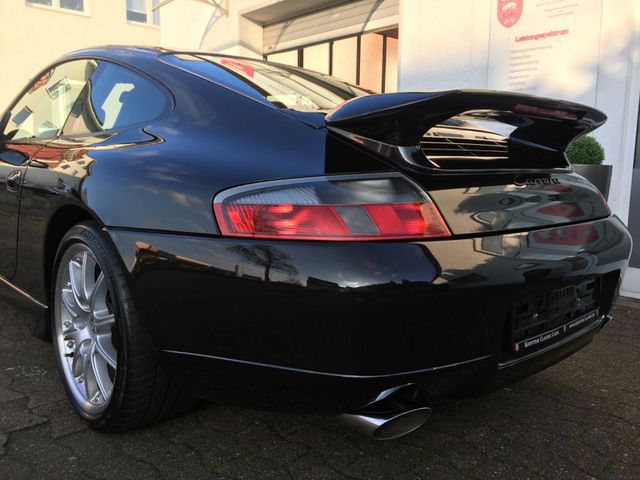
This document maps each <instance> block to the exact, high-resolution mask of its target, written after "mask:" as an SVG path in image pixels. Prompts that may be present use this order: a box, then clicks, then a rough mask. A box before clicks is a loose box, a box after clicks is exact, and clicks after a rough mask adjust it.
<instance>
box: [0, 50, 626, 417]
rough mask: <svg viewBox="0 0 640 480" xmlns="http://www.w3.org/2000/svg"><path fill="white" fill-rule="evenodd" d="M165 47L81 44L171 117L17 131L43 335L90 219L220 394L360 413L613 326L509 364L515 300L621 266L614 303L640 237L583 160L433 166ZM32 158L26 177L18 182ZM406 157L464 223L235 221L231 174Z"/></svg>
mask: <svg viewBox="0 0 640 480" xmlns="http://www.w3.org/2000/svg"><path fill="white" fill-rule="evenodd" d="M161 53H162V52H161V51H159V50H155V49H143V48H124V47H105V48H97V49H91V50H84V51H80V52H76V53H73V54H70V55H68V56H67V57H65V58H64V59H63V60H64V61H67V60H72V59H79V58H93V59H99V60H103V61H109V62H114V63H117V64H120V65H124V66H126V67H127V68H130V69H132V70H135V71H137V72H139V73H141V74H144V75H148V76H149V77H151V78H153V79H154V81H156V82H158V83H159V84H160V85H162V86H163V87H164V88H165V89H166V91H167V94H168V95H170V97H171V100H172V102H171V104H172V108H171V111H170V112H167V113H166V114H165V115H163V116H162V117H161V118H159V119H158V120H156V121H153V122H151V123H149V124H147V125H136V126H133V127H129V128H124V129H121V130H111V131H104V132H100V133H96V134H91V135H85V136H77V137H63V136H60V137H56V138H53V139H49V140H37V141H36V140H25V141H21V142H13V143H12V142H11V141H9V140H5V141H2V142H0V191H1V192H0V214H1V215H2V216H3V228H2V231H0V270H1V271H0V274H1V275H2V277H3V278H4V280H3V283H10V284H11V285H12V286H11V287H7V288H3V289H2V290H6V292H4V293H5V294H6V295H9V294H10V295H11V296H12V297H15V296H16V292H17V293H18V295H17V296H18V298H21V299H22V300H23V301H25V302H26V303H27V304H28V305H30V308H34V309H36V313H38V314H39V315H40V316H38V315H36V316H34V317H33V318H34V320H33V322H34V323H33V325H32V326H31V327H32V329H33V330H34V332H36V333H38V335H40V336H43V335H45V333H46V328H45V325H46V324H45V320H44V319H45V315H42V313H43V311H44V308H45V307H46V305H47V304H48V301H49V293H50V292H49V284H50V276H51V262H52V256H53V254H55V249H56V246H57V245H56V243H55V240H56V238H59V237H58V235H59V233H60V231H61V230H64V228H65V227H66V226H70V224H72V222H74V221H80V220H84V219H94V220H95V221H97V222H98V223H99V224H100V225H102V226H103V227H104V228H105V230H106V231H107V232H108V234H109V235H110V236H111V238H112V239H113V242H114V244H115V245H116V247H117V249H118V251H119V252H120V254H121V257H122V262H123V265H124V266H125V268H126V270H127V271H128V272H129V280H130V285H131V288H132V291H133V293H134V298H135V302H136V306H137V308H138V309H139V311H140V312H141V314H142V316H143V318H144V319H145V321H146V322H147V324H148V326H149V329H150V331H151V332H152V335H153V337H154V340H155V344H156V345H155V346H156V348H157V350H158V353H159V355H160V356H161V358H162V359H163V362H164V363H165V367H166V368H167V370H168V371H169V372H170V374H171V375H172V376H173V377H174V378H175V380H176V381H178V382H182V383H183V386H184V387H185V388H187V389H189V390H190V391H192V392H194V393H195V394H197V395H202V396H205V397H214V398H218V397H219V396H222V395H226V394H229V396H230V397H233V398H235V399H236V400H237V399H238V398H239V396H238V395H232V394H231V393H230V392H246V391H247V390H250V391H252V392H262V393H265V392H267V393H271V394H274V396H275V397H278V398H282V397H290V398H291V399H293V398H298V397H299V398H300V399H301V401H302V402H303V403H304V402H308V401H309V400H310V399H311V400H313V399H315V401H317V402H318V403H322V402H321V400H322V399H324V400H326V402H327V404H331V405H337V404H340V405H344V407H345V408H346V407H347V406H348V408H355V407H357V406H358V405H359V404H361V403H363V402H361V400H363V401H364V400H368V398H367V397H370V396H371V395H372V394H373V393H375V392H376V391H377V389H380V388H381V387H385V386H387V387H388V386H394V385H397V384H398V382H402V383H406V381H407V380H411V381H416V382H418V383H419V384H420V386H421V387H422V389H423V392H425V393H424V394H425V396H426V398H429V399H438V398H446V397H450V396H453V395H457V394H459V393H461V392H462V391H463V390H465V391H466V390H469V391H470V390H474V389H480V388H486V387H487V386H489V385H492V384H493V383H495V384H498V383H499V382H500V381H507V380H509V379H513V378H515V377H518V376H520V375H525V374H528V373H531V372H532V371H535V370H536V369H539V368H544V367H545V366H547V365H548V364H550V363H552V362H555V361H557V360H558V359H559V358H561V357H563V356H565V355H568V354H570V353H571V352H572V351H574V350H576V349H577V348H579V347H581V346H583V345H584V344H585V343H587V342H588V341H589V340H590V338H591V336H592V335H593V333H594V332H595V330H590V331H586V330H585V331H584V332H582V333H583V334H582V335H581V336H580V337H579V338H576V339H574V340H573V341H571V342H568V343H567V344H566V345H564V346H559V347H558V348H557V349H555V350H554V351H553V352H549V353H548V354H545V355H542V356H539V357H537V358H536V359H533V360H530V361H528V362H523V363H519V364H518V365H515V366H512V367H509V368H508V369H507V368H502V369H499V368H498V364H499V363H500V362H502V361H506V360H508V359H509V356H508V354H507V353H505V352H504V351H502V347H501V342H502V341H503V340H502V339H503V331H504V322H505V315H506V313H505V312H506V310H507V309H508V307H509V305H511V304H512V302H513V301H514V299H516V298H519V297H521V296H523V295H525V294H531V293H535V292H542V291H548V290H549V289H550V288H554V286H562V285H565V284H568V283H571V282H575V281H579V280H581V279H585V278H593V277H602V278H604V279H606V281H605V280H603V283H604V284H605V286H606V288H604V289H603V293H602V298H601V308H600V314H601V315H606V314H608V312H609V309H610V306H611V302H612V300H613V298H614V296H615V289H616V287H617V283H618V280H619V276H620V274H621V272H622V271H623V270H624V269H625V268H626V264H627V260H628V257H629V254H630V250H631V240H630V237H629V235H628V233H627V232H626V229H625V227H624V226H623V225H622V224H621V223H620V221H619V220H617V219H616V218H615V217H611V216H610V214H609V212H608V210H607V209H606V206H605V205H604V204H603V202H602V200H601V198H600V196H599V194H598V193H597V190H596V189H595V188H594V187H593V186H592V185H590V184H589V183H588V182H585V181H584V180H583V179H582V178H581V177H579V176H577V175H575V174H573V173H571V172H570V171H569V170H567V169H566V168H558V169H529V170H525V171H490V170H489V171H482V170H478V171H475V172H473V173H472V174H469V172H430V171H426V170H424V169H420V168H413V167H412V165H411V164H410V163H408V162H405V160H406V159H403V158H391V157H390V156H388V155H385V154H384V152H382V151H378V152H377V153H376V151H375V149H374V150H372V149H371V148H370V145H366V142H364V143H363V142H362V141H360V140H361V139H359V138H354V137H350V136H349V135H345V134H344V133H342V132H338V131H336V130H335V129H334V130H332V129H330V128H327V125H326V123H325V121H324V118H325V114H326V112H312V113H309V112H298V111H296V110H286V109H278V108H276V107H275V106H273V105H271V104H269V103H268V102H264V101H257V100H256V99H255V98H251V97H248V96H245V95H239V94H238V93H237V92H235V91H234V90H233V89H232V88H230V87H228V86H225V85H217V84H215V83H212V82H211V81H209V80H207V79H204V78H200V77H198V76H195V75H192V74H190V73H188V72H185V71H183V70H180V69H177V68H175V67H172V66H171V65H168V64H166V63H164V62H161V61H159V60H158V55H159V54H161ZM36 78H37V77H36ZM353 103H356V102H353ZM343 126H344V125H343ZM560 153H561V152H560ZM14 170H19V171H20V172H21V175H20V181H21V186H20V187H19V188H18V189H16V191H10V190H7V189H6V182H7V177H8V175H9V174H10V173H11V172H13V171H14ZM386 170H401V171H403V173H405V174H406V175H407V176H409V177H410V178H411V179H413V180H414V181H415V182H417V183H419V184H420V185H421V186H423V187H424V188H425V190H427V191H428V192H429V194H430V195H431V197H432V198H433V200H434V201H435V203H436V204H437V205H438V207H439V208H440V210H441V211H442V213H443V216H444V218H445V219H446V221H447V222H448V223H449V226H450V228H451V230H452V232H453V234H454V238H451V239H446V240H438V241H430V242H380V243H320V242H296V241H280V242H278V241H272V242H264V241H257V240H238V239H229V238H222V237H220V236H219V231H218V229H217V225H216V222H215V218H214V216H213V212H212V208H211V202H212V199H213V197H214V196H215V194H216V193H218V192H220V191H222V190H224V189H227V188H230V187H233V186H236V185H242V184H247V183H251V182H257V181H263V180H274V179H279V178H292V177H308V176H318V175H330V174H331V175H333V174H340V173H354V172H379V171H386ZM550 206H555V207H556V208H555V209H552V210H551V213H550V211H549V210H548V207H550ZM545 208H547V210H544V209H545ZM18 212H19V221H18ZM5 219H6V220H5ZM572 225H577V226H582V227H585V226H586V227H585V228H588V232H589V233H588V235H586V236H584V231H582V230H580V231H579V232H577V234H576V232H575V231H574V232H572V231H571V230H567V229H571V228H572V227H571V226H572ZM582 227H581V228H582ZM581 232H582V233H581ZM575 238H578V240H577V241H576V240H575ZM567 239H573V240H572V241H569V240H567ZM565 240H566V241H565ZM572 242H573V243H572ZM269 249H273V250H277V251H278V252H280V253H281V254H282V255H283V258H285V259H288V260H287V261H288V262H289V263H290V266H291V267H292V268H293V270H291V269H289V270H288V271H289V272H291V271H295V272H297V273H296V274H294V275H291V274H287V275H284V274H283V273H282V272H279V271H278V269H277V268H276V267H274V266H272V265H269V264H268V262H267V263H265V262H262V263H260V264H256V263H255V258H256V255H247V252H253V253H256V254H257V255H258V257H259V256H260V255H264V254H265V252H267V251H268V250H269ZM252 258H253V260H251V259H252ZM252 262H253V263H252ZM16 289H17V290H16ZM20 292H22V293H20ZM172 352H173V353H172ZM175 352H181V353H175ZM443 366H448V367H447V368H442V369H441V368H440V367H443ZM186 367H188V368H186ZM472 387H473V388H472ZM359 402H360V403H359ZM341 408H342V407H341Z"/></svg>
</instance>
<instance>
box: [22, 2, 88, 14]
mask: <svg viewBox="0 0 640 480" xmlns="http://www.w3.org/2000/svg"><path fill="white" fill-rule="evenodd" d="M25 6H27V7H30V8H41V9H43V10H48V11H50V12H60V13H69V14H71V15H79V16H81V17H90V16H91V0H84V4H83V10H73V9H71V8H65V7H62V6H60V0H51V5H44V4H42V3H35V2H34V1H33V0H25Z"/></svg>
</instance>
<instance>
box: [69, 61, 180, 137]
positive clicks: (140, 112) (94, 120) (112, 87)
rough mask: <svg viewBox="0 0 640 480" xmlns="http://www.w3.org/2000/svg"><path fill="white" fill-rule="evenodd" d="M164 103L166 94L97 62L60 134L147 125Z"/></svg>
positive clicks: (116, 67) (130, 74) (126, 71)
mask: <svg viewBox="0 0 640 480" xmlns="http://www.w3.org/2000/svg"><path fill="white" fill-rule="evenodd" d="M168 104H169V100H168V98H167V95H166V94H165V93H164V92H163V91H162V90H161V89H160V87H158V86H157V85H155V84H154V83H153V82H152V81H151V80H148V79H146V78H145V77H143V76H142V75H139V74H137V73H135V72H132V71H131V70H129V69H127V68H124V67H121V66H119V65H115V64H113V63H109V62H104V61H100V63H99V65H98V67H97V69H96V71H95V73H94V74H93V76H92V77H91V79H90V80H89V82H88V84H87V86H86V88H85V89H84V91H83V92H82V95H81V96H80V98H79V99H78V101H77V102H76V104H75V106H74V108H73V110H72V111H71V114H70V115H69V118H68V120H67V123H66V124H65V126H64V128H63V130H62V134H63V135H68V136H73V135H82V134H86V133H96V132H100V131H102V130H111V129H118V128H123V127H127V126H131V125H136V124H140V123H144V122H149V121H152V120H154V119H156V118H157V117H159V116H160V115H161V114H162V113H163V112H164V111H165V109H166V108H167V106H168Z"/></svg>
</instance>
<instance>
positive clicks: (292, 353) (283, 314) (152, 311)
mask: <svg viewBox="0 0 640 480" xmlns="http://www.w3.org/2000/svg"><path fill="white" fill-rule="evenodd" d="M579 227H580V226H568V227H556V228H553V229H543V230H536V231H535V232H521V233H509V234H503V235H493V236H487V237H481V238H467V239H460V240H445V241H431V242H390V243H359V244H344V243H343V244H326V243H315V242H277V241H276V242H266V241H258V240H244V241H242V240H237V239H222V238H210V237H191V236H182V235H170V234H156V233H142V232H132V231H127V230H118V229H109V233H110V235H111V237H112V239H113V240H114V243H115V244H116V246H117V248H118V250H119V251H120V253H121V255H122V258H123V260H124V262H125V265H126V267H127V269H128V270H129V271H130V272H131V284H132V288H133V291H134V295H135V297H136V299H137V305H138V308H139V309H140V311H141V312H142V314H143V317H144V318H146V319H147V320H148V322H149V328H150V330H151V331H152V333H153V336H154V340H155V344H156V346H157V348H158V349H159V350H160V351H162V352H164V355H163V358H164V361H165V364H166V367H167V368H168V369H169V370H170V371H173V372H175V374H176V376H177V378H179V379H180V380H179V381H181V382H182V383H183V385H184V386H185V388H188V389H190V390H192V391H198V392H200V394H205V395H207V396H209V397H211V398H216V397H219V396H220V395H225V391H226V390H228V389H229V388H231V387H232V386H233V385H235V387H237V388H238V389H239V390H240V391H243V389H244V391H246V390H247V389H249V390H251V389H254V388H258V387H256V385H263V387H264V386H265V385H264V384H263V382H267V380H266V379H270V380H269V381H273V382H275V383H274V385H278V388H283V389H285V390H287V391H289V392H293V391H297V394H295V395H293V394H292V395H293V396H290V398H289V400H292V399H293V398H295V399H296V400H299V401H301V402H304V401H306V402H312V400H313V399H314V398H315V399H317V398H318V396H319V395H320V396H322V397H324V398H325V400H327V401H329V398H331V397H333V398H332V402H333V403H334V404H335V402H337V401H338V400H339V398H338V397H341V398H342V401H344V402H346V403H347V404H349V405H350V406H351V408H353V407H355V406H357V402H358V401H360V400H361V399H362V398H363V397H367V396H369V397H371V396H372V395H374V394H375V393H376V389H380V388H381V387H384V388H388V387H390V386H393V385H398V384H401V383H403V382H406V381H415V382H417V383H419V385H420V386H421V387H422V390H423V394H425V395H427V397H429V398H430V399H437V398H443V397H447V396H453V395H460V394H462V392H463V390H465V389H466V388H467V387H470V386H471V385H473V386H474V388H475V389H481V388H489V386H490V385H494V384H495V385H494V386H496V385H499V384H500V382H501V381H506V380H507V379H509V378H512V377H518V376H519V375H521V374H522V375H523V374H524V373H523V372H527V371H530V369H534V370H535V368H536V366H537V368H542V367H543V366H544V365H546V362H549V361H550V360H549V359H550V358H556V357H555V356H557V355H558V353H557V352H556V353H550V354H547V355H543V356H541V357H538V358H536V359H534V360H532V361H529V362H524V363H527V364H528V366H526V365H514V366H512V367H510V368H508V369H507V368H503V369H500V368H499V364H500V363H504V362H508V361H510V360H513V359H514V358H516V356H514V354H513V353H510V352H509V351H508V350H507V349H505V346H504V344H503V342H504V335H503V332H504V331H505V323H506V321H507V316H508V313H509V310H510V308H511V306H512V304H513V302H514V299H518V298H522V297H523V296H529V295H535V294H537V293H543V292H547V291H550V290H553V289H555V288H560V287H562V286H564V285H569V284H572V283H574V282H577V281H580V280H583V279H586V278H594V277H597V276H602V275H604V277H605V278H606V282H605V288H603V291H602V297H601V308H600V314H601V315H606V314H608V313H609V310H610V307H611V301H612V299H613V297H614V294H615V288H616V286H617V283H618V281H619V277H620V273H621V271H622V270H624V268H625V267H626V263H627V258H628V252H629V249H630V247H631V241H630V237H629V235H628V233H627V232H626V229H625V228H624V226H623V225H622V224H621V223H620V221H619V220H617V219H616V218H615V217H611V218H609V219H604V220H600V221H596V222H593V223H591V224H590V227H591V228H593V232H595V233H593V234H592V235H590V236H588V237H585V238H588V240H585V241H581V240H579V241H577V242H576V241H572V240H571V239H572V238H573V236H572V235H571V231H572V230H573V229H575V228H579ZM269 250H271V251H275V252H277V253H278V257H279V258H281V259H286V262H287V268H286V269H283V270H286V273H284V272H283V271H279V270H278V268H277V266H273V268H271V265H269V262H268V261H267V260H266V259H267V258H268V256H267V255H266V251H269ZM247 252H252V253H257V254H258V255H257V256H258V258H261V257H262V258H264V259H265V261H264V262H256V261H255V257H256V256H255V255H247ZM261 252H263V254H262V255H261ZM250 258H251V259H252V260H251V261H249V259H250ZM292 271H293V272H295V273H293V274H292V273H291V272H292ZM185 311H188V314H187V315H185ZM593 333H594V332H593V331H592V332H591V333H590V334H586V333H585V336H586V337H588V338H590V336H591V335H592V334H593ZM576 340H577V339H576ZM581 341H582V342H583V341H584V339H582V340H581ZM578 343H580V342H578ZM575 344H576V342H571V345H574V347H575ZM571 345H567V346H566V347H564V348H563V349H561V350H563V351H564V350H567V349H568V350H571V348H573V347H571ZM474 360H475V361H474ZM185 364H187V365H191V367H193V369H192V370H190V372H197V373H188V371H187V370H185V371H182V368H183V366H184V365H185ZM460 364H463V365H460ZM227 368H229V369H230V370H228V371H227V373H226V374H222V377H221V378H223V379H225V380H224V381H213V380H212V381H211V382H204V383H203V382H201V381H200V378H201V377H200V375H201V373H202V372H204V371H209V370H211V369H213V370H214V371H215V372H216V374H218V373H220V372H221V371H224V370H225V369H227ZM231 371H233V372H236V373H237V375H236V374H233V375H231V374H230V373H229V372H231ZM179 372H180V373H179ZM436 372H437V373H436ZM518 372H520V373H518ZM459 375H463V376H464V377H466V376H467V375H468V376H469V383H468V384H464V383H463V384H462V385H461V383H460V381H456V378H458V376H459ZM433 377H435V378H436V379H438V382H444V383H442V384H440V383H437V386H436V385H433V384H432V381H433ZM471 379H473V381H472V382H471ZM350 381H353V385H351V386H349V387H347V386H346V384H348V383H350ZM229 382H231V383H229ZM234 382H235V383H234ZM339 385H340V388H341V389H344V388H346V389H347V390H335V388H338V386H339ZM329 386H332V387H335V388H332V389H331V390H330V391H326V389H327V388H328V387H329ZM278 388H276V389H275V390H276V391H277V390H278ZM258 390H260V388H258ZM267 390H269V391H271V390H273V389H267ZM321 391H323V393H321ZM346 391H350V392H351V393H350V395H351V397H349V395H347V393H346ZM228 393H229V392H226V394H228ZM263 393H264V392H263ZM271 393H273V392H272V391H271ZM241 397H242V394H240V395H239V397H238V398H233V400H235V401H239V400H240V398H241Z"/></svg>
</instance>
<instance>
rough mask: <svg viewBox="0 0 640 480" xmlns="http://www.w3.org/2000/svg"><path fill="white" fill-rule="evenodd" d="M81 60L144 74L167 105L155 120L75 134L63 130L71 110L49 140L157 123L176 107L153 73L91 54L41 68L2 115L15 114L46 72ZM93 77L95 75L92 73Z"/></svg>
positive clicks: (173, 99)
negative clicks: (162, 96)
mask: <svg viewBox="0 0 640 480" xmlns="http://www.w3.org/2000/svg"><path fill="white" fill-rule="evenodd" d="M79 60H84V61H91V60H93V61H95V62H109V63H112V64H114V65H117V66H119V67H122V68H125V69H127V70H129V71H131V72H133V73H135V74H137V75H140V76H142V77H143V78H145V79H146V80H149V81H150V82H151V83H153V84H154V85H155V86H157V87H158V89H159V90H160V91H162V92H163V94H164V95H165V97H166V99H167V105H166V107H165V109H164V111H163V112H162V113H161V114H160V115H158V116H157V117H155V118H154V119H153V120H150V121H146V122H141V123H136V124H131V125H126V126H124V127H120V128H111V129H109V130H99V131H95V132H86V133H81V134H74V135H63V133H62V130H63V129H64V126H65V125H66V122H67V120H68V119H69V115H70V114H71V111H70V112H69V115H67V119H66V120H65V122H64V123H63V125H62V127H60V129H59V130H58V132H57V133H56V135H55V136H53V137H49V138H47V139H46V140H47V141H53V140H55V139H58V138H85V137H92V136H95V134H97V133H101V134H102V133H106V134H110V133H117V132H119V131H121V130H124V129H129V128H136V127H141V126H145V125H149V124H151V123H156V122H159V121H160V120H163V119H165V118H166V117H168V116H169V115H170V114H171V113H172V112H173V110H174V109H175V104H176V102H175V98H174V96H173V94H172V93H171V90H169V88H167V87H166V86H165V85H164V84H162V83H161V82H160V81H158V80H156V79H155V78H154V77H152V76H151V75H149V74H147V73H146V72H144V71H142V70H140V69H138V68H136V67H132V66H130V65H126V64H124V63H121V62H118V61H116V60H112V59H110V58H103V57H99V56H90V55H78V56H77V57H73V58H66V59H63V60H61V61H58V62H55V63H52V64H50V65H47V66H46V67H45V68H43V69H42V70H40V71H39V72H38V73H37V74H36V75H35V76H34V77H33V79H32V81H30V82H29V83H28V84H27V85H26V86H25V87H24V88H23V89H22V90H21V91H20V93H18V95H16V97H15V98H14V99H13V100H12V101H11V103H9V106H8V107H7V108H6V109H5V111H4V112H3V113H2V117H4V115H7V114H9V116H11V115H13V109H14V108H15V107H16V105H17V104H18V103H19V102H20V100H22V98H23V97H24V96H25V95H26V94H27V93H29V90H31V87H33V86H34V85H35V84H36V83H37V82H38V81H39V80H40V79H41V78H42V76H43V75H44V74H46V73H47V72H48V71H49V70H51V69H54V68H57V67H59V66H60V65H63V64H65V63H69V62H75V61H79ZM92 77H93V75H92ZM89 80H91V77H89ZM78 98H79V97H78ZM76 102H77V99H76ZM74 106H75V102H74V104H73V106H72V110H73V107H74ZM8 121H10V120H8ZM3 133H4V132H0V137H1V136H2V134H3ZM42 140H43V139H37V138H21V139H17V140H11V142H12V143H32V142H34V141H42ZM0 141H2V140H0Z"/></svg>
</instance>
